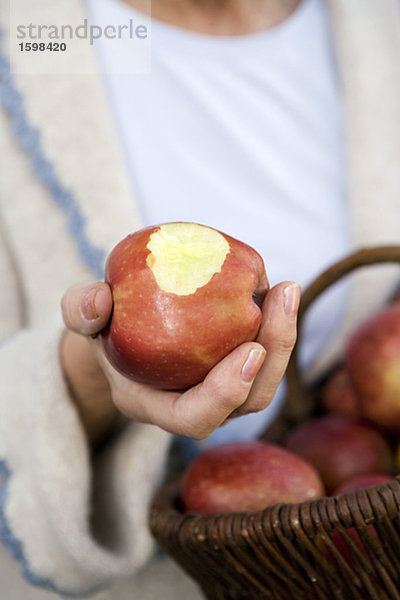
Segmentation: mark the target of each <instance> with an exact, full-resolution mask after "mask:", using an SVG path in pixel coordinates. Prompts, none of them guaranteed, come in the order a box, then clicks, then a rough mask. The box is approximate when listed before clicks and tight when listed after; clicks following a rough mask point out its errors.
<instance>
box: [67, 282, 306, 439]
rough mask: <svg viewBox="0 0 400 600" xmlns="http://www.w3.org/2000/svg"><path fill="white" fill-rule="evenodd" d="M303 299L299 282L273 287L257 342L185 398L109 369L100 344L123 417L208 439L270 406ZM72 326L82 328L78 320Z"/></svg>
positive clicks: (99, 355)
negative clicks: (231, 421) (230, 421)
mask: <svg viewBox="0 0 400 600" xmlns="http://www.w3.org/2000/svg"><path fill="white" fill-rule="evenodd" d="M80 294H81V292H80V293H78V298H80V297H81V295H80ZM299 301H300V288H299V286H298V285H297V284H295V283H292V282H285V283H281V284H279V285H277V286H275V287H274V288H272V289H271V290H270V292H269V293H268V295H267V297H266V299H265V302H264V305H263V320H262V324H261V328H260V332H259V335H258V338H257V340H256V342H250V343H245V344H242V345H241V346H239V347H238V348H236V349H235V350H234V351H233V352H231V353H230V354H229V355H228V356H226V357H225V358H224V359H223V360H222V361H221V362H219V363H218V364H217V365H216V366H215V367H214V368H213V369H212V370H211V371H210V373H209V374H208V375H207V377H206V378H205V380H204V381H203V382H202V383H200V384H198V385H197V386H195V387H193V388H191V389H189V390H187V391H186V392H185V393H183V394H180V393H178V392H167V391H163V390H157V389H154V388H151V387H149V386H145V385H142V384H138V383H136V382H133V381H130V380H128V379H127V378H126V377H124V376H122V375H121V374H120V373H118V372H117V371H116V370H115V369H114V368H113V367H112V366H111V365H110V363H109V362H108V360H107V359H106V357H105V355H104V352H103V350H102V347H101V344H100V340H95V341H93V342H92V346H93V347H94V350H95V353H96V355H97V359H98V361H99V363H100V364H101V366H102V369H103V371H104V373H105V374H106V376H107V378H108V380H109V382H110V384H111V389H112V394H113V400H114V403H115V405H116V406H117V408H118V409H119V410H120V411H121V412H122V413H123V414H125V415H126V416H127V417H129V418H130V419H133V420H135V421H139V422H143V423H152V424H154V425H157V426H159V427H161V428H162V429H165V430H166V431H169V432H171V433H174V434H179V435H184V436H187V437H191V438H193V439H203V438H206V437H208V436H209V435H210V434H211V433H212V432H213V431H214V430H215V429H216V428H217V427H218V426H219V425H221V424H223V423H224V422H225V421H226V420H227V419H229V418H232V417H234V416H240V415H243V414H247V413H250V412H258V411H260V410H263V409H264V408H266V407H267V406H268V405H269V404H270V402H271V400H272V399H273V397H274V395H275V392H276V389H277V387H278V385H279V383H280V381H281V379H282V377H283V375H284V373H285V370H286V366H287V363H288V360H289V357H290V354H291V351H292V349H293V346H294V344H295V341H296V316H297V310H298V305H299ZM78 312H80V311H78ZM78 316H79V315H78ZM71 322H72V321H71ZM73 322H74V323H75V326H76V323H80V325H79V326H80V327H82V324H81V323H82V321H79V318H78V317H75V321H73Z"/></svg>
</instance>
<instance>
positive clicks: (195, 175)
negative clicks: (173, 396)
mask: <svg viewBox="0 0 400 600" xmlns="http://www.w3.org/2000/svg"><path fill="white" fill-rule="evenodd" d="M87 1H88V5H89V14H90V15H91V19H92V22H93V23H102V24H103V25H104V24H105V23H113V24H117V23H124V22H125V23H126V22H127V21H128V19H133V20H134V22H135V23H140V24H147V26H148V29H149V35H151V49H152V67H151V71H150V73H149V74H141V75H140V74H137V75H134V74H133V75H121V74H116V73H118V68H119V63H118V56H119V54H120V53H121V44H123V46H122V48H123V51H124V52H125V53H129V52H130V51H132V47H131V46H130V45H129V40H126V39H125V40H122V41H121V42H119V41H118V42H117V41H116V40H110V39H107V38H102V39H101V40H99V41H98V42H97V43H96V48H97V50H98V53H99V58H100V67H101V68H102V70H103V72H104V73H105V75H104V77H105V82H106V85H107V90H108V93H109V98H110V104H111V107H112V110H113V113H114V117H115V123H116V127H117V129H118V131H119V134H120V139H121V144H122V145H123V148H124V150H125V156H126V160H127V163H128V166H129V168H130V171H131V174H132V185H133V187H134V190H135V193H136V195H137V198H138V202H139V206H140V207H141V211H142V217H143V222H144V224H146V225H147V224H155V223H160V222H168V221H182V220H183V221H194V222H198V223H204V224H207V225H211V226H213V227H216V228H217V229H220V230H222V231H224V232H226V233H228V234H230V235H233V236H234V237H237V238H239V239H241V240H243V241H245V242H247V243H248V244H250V245H252V246H253V247H254V248H256V249H257V250H258V251H259V252H260V254H261V255H262V256H263V258H264V262H265V265H266V271H267V274H268V277H269V280H270V283H271V285H274V284H275V283H277V282H279V281H282V280H287V279H292V280H295V281H298V282H299V283H300V284H301V285H302V286H303V287H304V286H305V285H306V284H307V283H308V282H310V281H311V280H312V279H313V278H314V277H315V276H316V275H317V274H319V273H320V271H321V270H322V269H324V268H325V267H327V266H328V265H330V264H331V263H333V262H334V261H336V260H338V258H340V257H342V256H343V255H344V254H345V253H346V252H347V251H348V249H349V232H348V225H347V204H346V200H347V198H346V194H345V187H346V182H345V169H344V133H343V117H342V106H341V99H340V89H339V82H338V77H337V73H336V67H335V59H334V56H333V49H332V41H331V31H330V26H329V21H328V15H327V14H326V11H327V9H326V7H325V4H324V3H323V0H303V2H302V3H301V4H300V6H299V7H298V8H297V9H296V11H295V12H294V13H293V14H292V15H291V16H290V17H289V18H288V19H286V21H284V22H283V23H282V24H280V25H279V26H276V27H274V28H273V29H270V30H268V31H265V32H262V33H256V34H251V35H245V36H234V37H218V36H210V35H201V34H197V33H193V32H190V31H185V30H182V29H179V28H176V27H173V26H170V25H167V24H165V23H161V22H159V21H156V20H152V21H151V24H150V21H149V18H148V17H146V16H145V15H142V14H141V13H138V12H135V11H133V10H132V9H131V8H130V7H128V6H127V5H126V4H123V3H121V2H119V1H118V0H87ZM345 285H346V284H341V286H340V287H337V289H334V290H333V291H332V292H330V293H329V294H327V295H326V297H323V298H322V299H321V301H320V302H319V303H318V305H317V306H316V307H315V309H314V310H313V312H312V313H311V315H310V319H309V322H308V323H307V326H306V329H305V336H304V344H302V358H303V360H304V362H305V363H308V362H309V361H310V360H311V358H312V357H314V356H316V354H317V353H318V352H319V350H320V349H321V347H322V346H323V345H324V344H325V343H326V342H327V340H328V339H329V337H330V336H331V335H332V334H333V333H334V330H335V329H336V326H337V323H338V322H339V320H340V318H341V316H342V311H343V308H344V304H345V300H346V298H345V294H346V289H345ZM328 314H329V319H328V318H326V315H328ZM282 393H283V392H282V386H281V389H280V393H278V394H277V397H276V399H275V401H274V403H273V405H274V406H275V407H276V408H278V406H279V397H280V396H281V395H282ZM274 412H275V411H274V409H272V410H271V408H270V409H268V410H267V411H264V412H263V413H261V414H256V415H249V416H247V417H243V418H241V419H239V420H236V421H233V422H231V423H230V424H229V425H226V426H224V427H223V428H221V429H219V430H218V431H217V432H215V433H214V434H213V435H212V436H211V437H210V438H209V440H207V441H206V442H203V444H209V443H214V442H215V441H221V440H225V439H227V438H229V437H236V438H237V437H240V438H243V437H252V436H254V435H257V434H258V433H259V432H260V431H261V430H262V429H263V428H264V427H265V425H266V422H267V421H268V420H269V419H270V418H271V417H273V415H274Z"/></svg>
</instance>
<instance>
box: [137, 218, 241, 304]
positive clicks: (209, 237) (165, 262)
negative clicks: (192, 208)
mask: <svg viewBox="0 0 400 600" xmlns="http://www.w3.org/2000/svg"><path fill="white" fill-rule="evenodd" d="M147 248H148V249H149V250H150V254H149V255H148V256H147V259H146V263H147V265H148V267H149V268H150V269H151V270H152V272H153V274H154V277H155V279H156V281H157V284H158V285H159V287H160V288H161V289H162V290H164V291H165V292H168V293H171V294H178V295H179V296H187V295H189V294H194V293H195V291H196V290H197V289H198V288H201V287H203V286H205V285H206V284H207V283H208V282H209V281H210V279H211V278H212V276H213V275H215V273H219V272H220V271H221V268H222V265H223V264H224V262H225V258H226V256H227V254H228V253H229V252H230V246H229V243H228V241H227V240H226V239H225V238H224V236H223V235H221V234H220V233H219V232H218V231H216V230H215V229H210V228H209V227H204V226H202V225H198V224H197V223H166V224H164V225H160V227H159V228H158V229H157V230H156V231H155V232H154V233H152V234H151V236H150V241H149V243H148V244H147Z"/></svg>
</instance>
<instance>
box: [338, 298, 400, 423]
mask: <svg viewBox="0 0 400 600" xmlns="http://www.w3.org/2000/svg"><path fill="white" fill-rule="evenodd" d="M346 367H347V370H348V373H349V376H350V379H351V381H352V384H353V386H354V389H355V391H356V394H357V396H358V404H359V407H360V413H361V415H362V416H363V417H365V418H366V419H368V420H370V421H373V422H374V423H377V424H378V425H381V426H383V427H387V428H389V429H392V430H396V431H400V305H399V304H395V305H393V306H390V307H387V308H385V309H382V310H381V311H379V312H378V313H376V314H374V315H373V316H372V317H370V318H369V319H367V320H366V321H364V322H363V323H362V324H361V325H360V326H359V327H357V328H356V330H355V331H354V332H353V334H352V335H351V337H350V339H349V341H348V344H347V349H346Z"/></svg>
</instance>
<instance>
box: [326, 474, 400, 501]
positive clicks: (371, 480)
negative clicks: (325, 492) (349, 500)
mask: <svg viewBox="0 0 400 600" xmlns="http://www.w3.org/2000/svg"><path fill="white" fill-rule="evenodd" d="M392 479H393V477H391V476H390V475H385V474H383V473H368V474H367V475H359V476H358V477H354V478H353V479H350V480H349V481H345V482H344V483H342V485H340V486H339V487H337V488H336V490H334V491H333V493H332V496H338V495H339V494H345V493H346V492H352V491H353V490H360V489H362V488H368V487H373V486H375V485H382V484H383V483H389V481H392Z"/></svg>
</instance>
